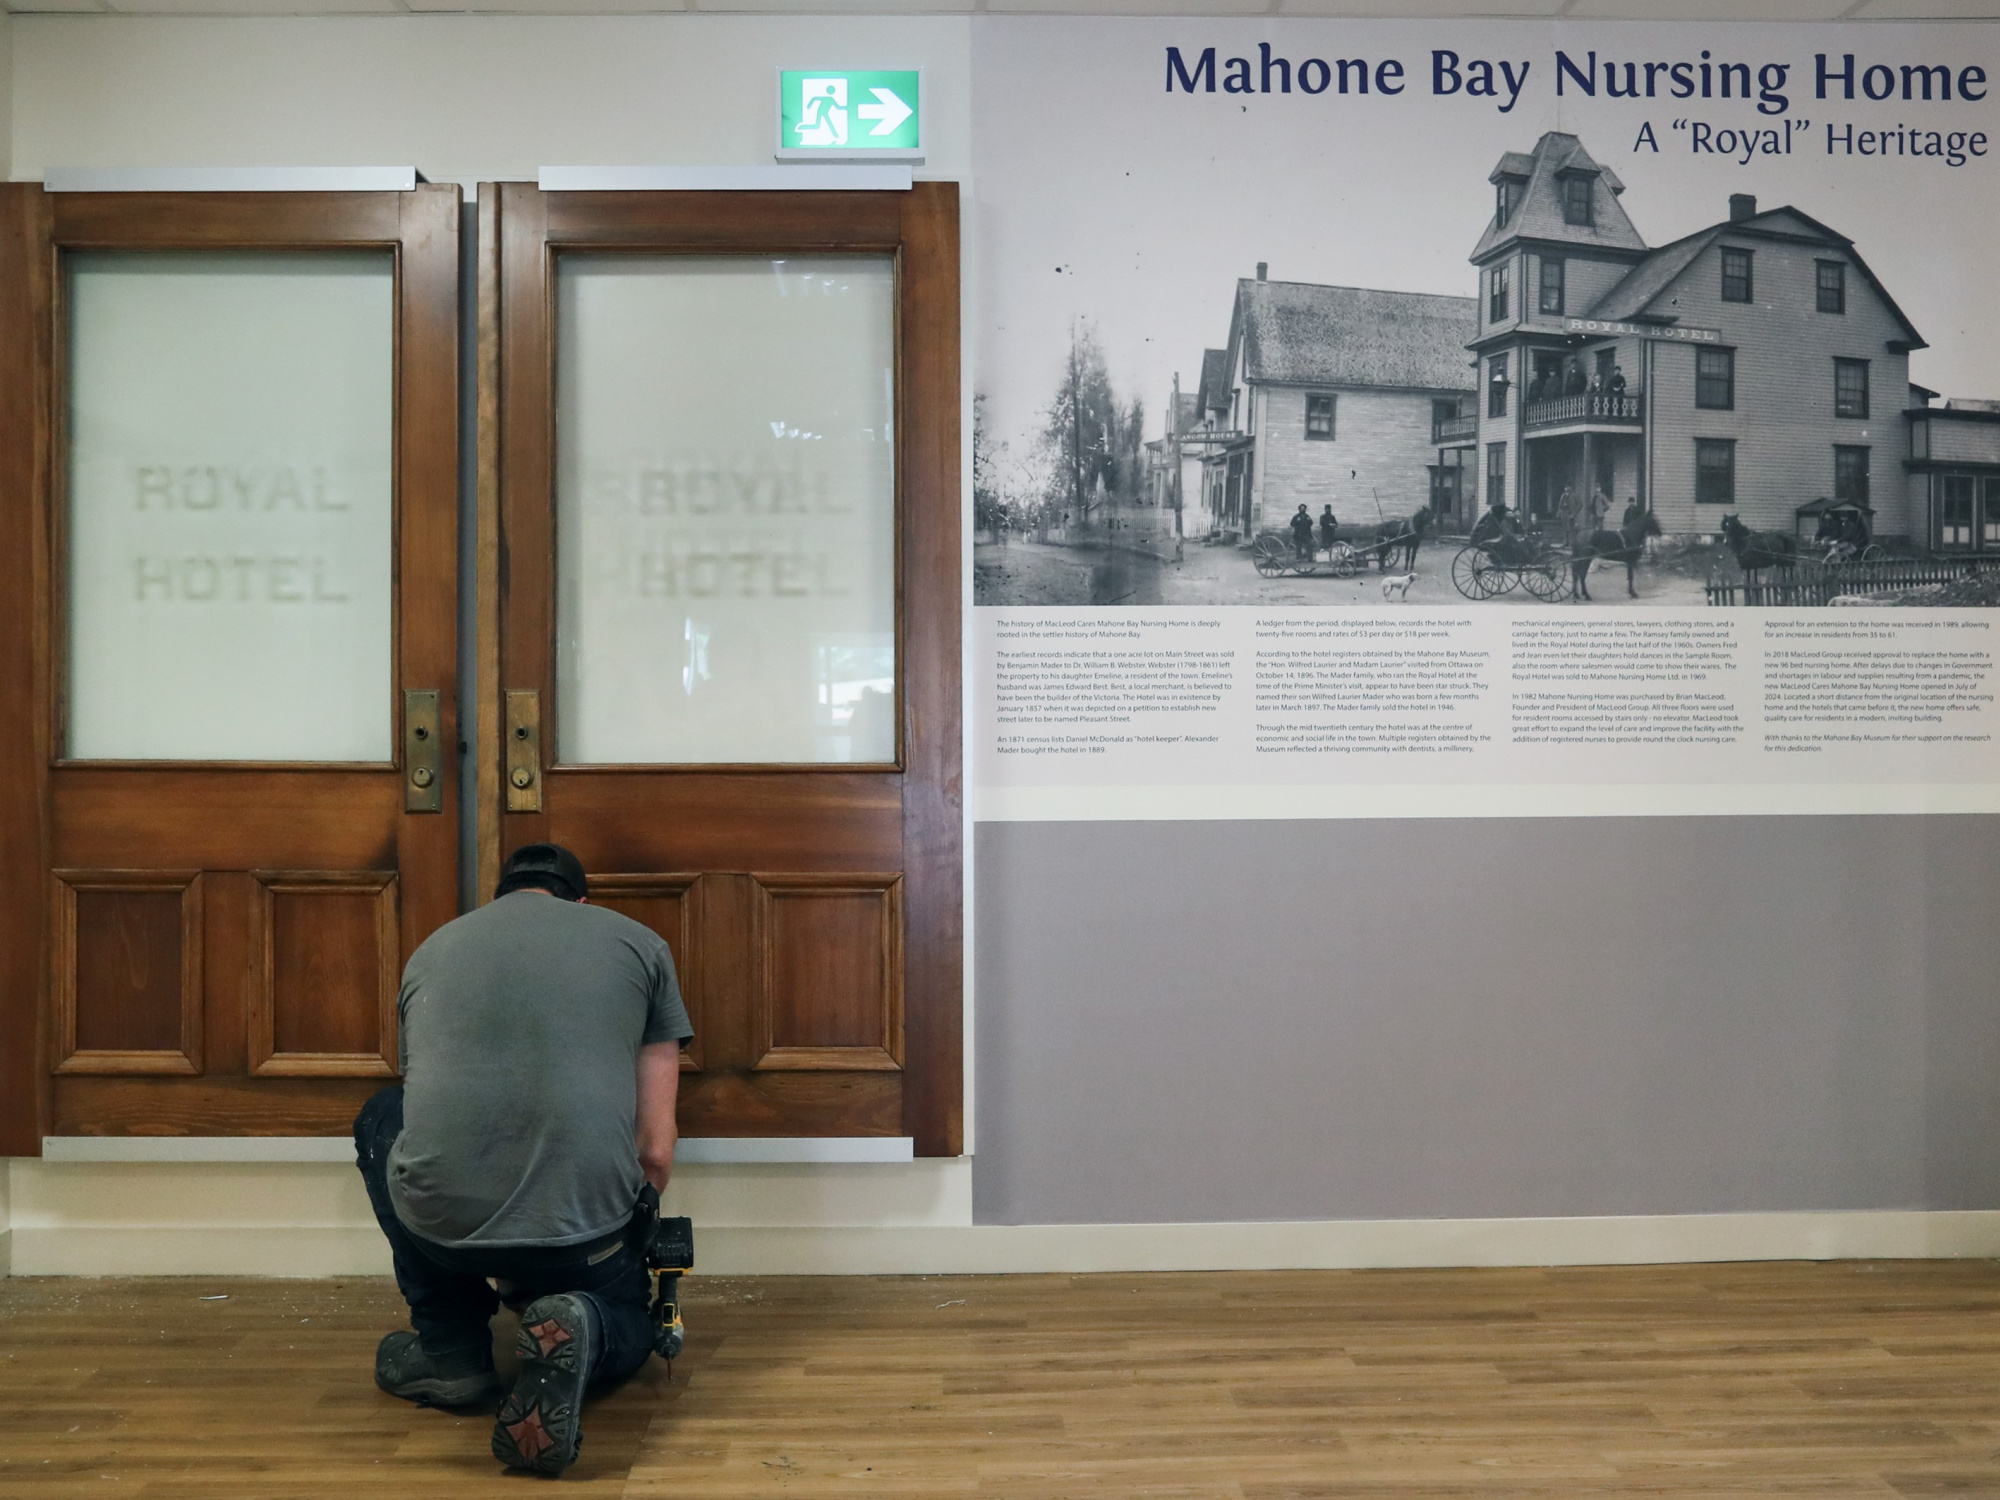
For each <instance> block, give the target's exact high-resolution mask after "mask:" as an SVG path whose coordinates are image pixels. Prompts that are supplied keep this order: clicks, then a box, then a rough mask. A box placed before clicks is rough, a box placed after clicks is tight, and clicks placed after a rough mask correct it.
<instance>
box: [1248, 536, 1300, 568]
mask: <svg viewBox="0 0 2000 1500" xmlns="http://www.w3.org/2000/svg"><path fill="white" fill-rule="evenodd" d="M1288 553H1289V549H1288V548H1287V547H1286V546H1285V544H1284V543H1283V542H1282V541H1280V540H1279V539H1278V538H1277V537H1274V536H1260V537H1258V538H1257V540H1256V541H1255V542H1253V543H1252V544H1251V547H1250V561H1251V562H1252V563H1254V564H1255V565H1256V568H1257V571H1258V572H1259V573H1262V574H1263V575H1264V576H1265V577H1266V578H1277V577H1280V576H1282V575H1283V573H1284V571H1285V569H1287V568H1289V567H1290V566H1291V558H1290V556H1289V555H1288Z"/></svg>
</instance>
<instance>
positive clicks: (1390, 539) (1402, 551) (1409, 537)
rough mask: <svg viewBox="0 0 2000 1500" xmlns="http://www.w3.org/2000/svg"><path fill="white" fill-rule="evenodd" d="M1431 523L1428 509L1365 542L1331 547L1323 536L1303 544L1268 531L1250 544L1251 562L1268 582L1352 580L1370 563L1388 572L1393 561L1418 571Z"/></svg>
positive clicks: (1366, 536) (1377, 530) (1385, 526)
mask: <svg viewBox="0 0 2000 1500" xmlns="http://www.w3.org/2000/svg"><path fill="white" fill-rule="evenodd" d="M1430 519H1431V517H1430V512H1429V511H1427V510H1426V511H1420V512H1418V514H1416V515H1414V516H1403V517H1398V518H1397V519H1395V520H1392V521H1384V522H1383V523H1382V524H1381V525H1379V526H1376V527H1374V528H1373V529H1372V531H1363V532H1361V533H1359V534H1360V536H1361V537H1362V538H1363V540H1361V541H1349V540H1347V539H1346V538H1342V537H1336V538H1334V539H1333V540H1332V541H1330V542H1329V541H1327V540H1325V539H1324V537H1320V538H1316V539H1315V543H1308V544H1305V545H1301V544H1300V543H1299V541H1297V540H1296V539H1295V538H1293V537H1290V536H1286V535H1283V534H1281V533H1279V532H1275V531H1267V532H1265V533H1263V534H1262V535H1261V536H1259V537H1258V538H1257V540H1256V541H1254V542H1252V543H1251V544H1250V561H1251V563H1252V564H1253V565H1254V566H1255V567H1256V569H1257V571H1258V572H1259V573H1262V574H1263V575H1264V576H1265V577H1266V578H1282V577H1284V575H1285V574H1287V573H1294V574H1297V575H1298V576H1299V577H1301V578H1314V577H1318V576H1320V575H1322V574H1325V575H1328V576H1330V577H1334V578H1352V577H1353V576H1354V575H1355V574H1356V573H1362V572H1366V571H1367V569H1368V565H1369V564H1370V563H1373V564H1374V565H1375V566H1376V567H1377V568H1379V569H1381V570H1382V571H1383V572H1384V573H1386V572H1388V571H1389V565H1390V563H1391V561H1392V560H1393V561H1395V562H1396V563H1397V564H1398V565H1399V566H1401V567H1403V568H1405V569H1414V568H1415V567H1416V565H1417V549H1418V548H1419V547H1420V546H1422V545H1423V540H1424V537H1425V535H1426V534H1427V533H1428V532H1429V530H1430ZM1341 529H1342V530H1351V528H1347V527H1343V528H1341Z"/></svg>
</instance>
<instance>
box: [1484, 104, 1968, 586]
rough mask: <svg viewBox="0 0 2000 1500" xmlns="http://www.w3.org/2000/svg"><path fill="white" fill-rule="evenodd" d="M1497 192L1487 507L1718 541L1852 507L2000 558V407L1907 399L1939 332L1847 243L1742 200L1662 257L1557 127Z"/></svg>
mask: <svg viewBox="0 0 2000 1500" xmlns="http://www.w3.org/2000/svg"><path fill="white" fill-rule="evenodd" d="M1489 181H1491V183H1492V184H1493V189H1494V199H1493V213H1492V216H1491V219H1490V220H1489V222H1488V224H1487V227H1486V230H1485V233H1484V234H1483V235H1482V236H1481V237H1480V240H1479V243H1478V245H1477V247H1476V248H1475V249H1474V250H1473V253H1472V257H1471V258H1472V261H1473V264H1474V265H1475V266H1477V267H1478V274H1479V288H1478V290H1479V297H1478V313H1479V327H1478V332H1477V334H1476V336H1475V337H1474V338H1473V339H1472V340H1471V341H1470V343H1469V345H1468V347H1469V348H1470V349H1471V351H1472V352H1473V354H1474V356H1475V357H1476V359H1477V361H1478V366H1479V370H1478V378H1479V396H1478V400H1477V409H1478V426H1479V431H1478V445H1479V448H1478V457H1477V461H1476V469H1477V475H1478V492H1479V497H1480V501H1481V503H1482V505H1484V504H1490V503H1491V502H1492V501H1494V500H1504V501H1505V502H1506V503H1507V504H1508V505H1510V506H1512V507H1514V508H1515V509H1517V510H1525V511H1526V512H1527V513H1528V514H1529V515H1530V516H1533V517H1539V518H1545V519H1553V518H1555V517H1556V516H1557V514H1558V512H1559V510H1560V508H1561V503H1562V496H1563V494H1564V492H1565V491H1574V492H1575V493H1577V494H1579V495H1582V494H1587V493H1590V492H1593V491H1599V492H1602V493H1603V494H1604V495H1606V496H1607V497H1608V498H1609V499H1610V500H1611V502H1612V513H1613V514H1614V515H1616V514H1618V513H1619V512H1621V511H1622V510H1623V508H1624V506H1625V505H1626V504H1627V503H1628V502H1629V501H1631V500H1634V499H1636V500H1639V501H1640V502H1642V503H1644V504H1647V505H1650V506H1651V507H1652V509H1653V511H1654V513H1655V514H1656V516H1657V517H1658V519H1659V522H1660V525H1661V527H1662V529H1663V530H1665V531H1667V532H1670V533H1674V532H1679V533H1704V534H1706V533H1713V532H1715V531H1716V530H1717V529H1718V528H1719V526H1720V524H1721V518H1722V516H1723V515H1724V514H1726V513H1731V512H1734V513H1736V514H1738V515H1740V516H1741V517H1742V518H1743V519H1744V520H1745V521H1746V522H1747V523H1748V524H1749V525H1751V526H1753V527H1755V528H1758V529H1760V530H1767V531H1785V532H1791V531H1793V530H1794V529H1795V528H1796V527H1799V526H1800V525H1801V524H1802V522H1803V521H1805V520H1807V519H1810V518H1811V517H1812V516H1813V515H1814V514H1816V511H1812V510H1805V511H1804V513H1803V514H1802V509H1803V508H1805V507H1813V506H1818V507H1819V508H1824V507H1825V505H1826V504H1828V503H1832V502H1848V503H1854V504H1858V505H1861V506H1864V507H1867V508H1868V510H1869V511H1870V512H1871V514H1872V524H1873V530H1874V533H1875V534H1876V535H1877V536H1880V537H1897V538H1905V539H1908V540H1910V541H1913V542H1916V543H1918V544H1920V545H1925V546H1930V547H1935V548H1939V549H1941V550H1957V551H1964V550H1977V549H1980V548H1993V549H2000V412H1996V411H1994V410H1993V409H1992V403H1987V402H1958V401H1954V402H1947V403H1946V404H1945V405H1944V406H1942V407H1938V406H1933V405H1932V404H1931V403H1932V401H1933V399H1934V397H1935V395H1936V393H1935V392H1931V391H1927V390H1925V389H1924V388H1923V387H1921V386H1915V385H1912V384H1911V381H1910V374H1909V365H1910V354H1911V352H1912V351H1914V350H1918V349H1922V348H1924V347H1925V343H1924V340H1923V337H1922V336H1921V335H1920V334H1919V333H1918V332H1917V330H1916V328H1915V327H1914V326H1913V325H1912V324H1911V322H1910V320H1909V318H1908V317H1906V316H1905V315H1904V313H1903V311H1902V309H1901V308H1899V307H1898V306H1897V305H1896V301H1895V299H1894V298H1893V297H1892V296H1891V295H1890V293H1889V291H1888V289H1887V288H1886V287H1885V286H1884V285H1883V284H1882V282H1881V281H1880V279H1879V278H1878V277H1877V276H1876V275H1875V273H1874V272H1873V271H1872V270H1871V269H1870V268H1869V266H1868V263H1867V262H1866V261H1865V260H1863V259H1862V257H1861V255H1860V253H1859V252H1858V251H1857V250H1856V249H1855V246H1854V242H1853V241H1852V240H1850V239H1848V238H1847V237H1846V236H1845V235H1843V234H1840V233H1839V232H1838V231H1836V230H1834V229H1831V228H1829V227H1828V226H1827V225H1825V224H1822V223H1820V222H1819V221H1818V220H1817V219H1814V218H1813V217H1811V216H1810V215H1808V214H1806V213H1804V212H1802V211H1801V210H1799V209H1797V208H1792V207H1785V208H1775V209H1766V210H1760V209H1759V208H1758V206H1757V200H1756V199H1755V198H1754V197H1752V196H1750V195H1749V194H1746V193H1736V194H1732V195H1731V196H1730V199H1729V214H1728V217H1727V218H1726V219H1724V220H1722V221H1721V222H1719V223H1716V224H1712V225H1710V226H1709V227H1707V228H1705V229H1702V230H1700V231H1699V232H1697V233H1695V234H1690V235H1686V236H1684V237H1682V238H1680V239H1677V240H1675V241H1673V242H1672V243H1671V244H1667V245H1661V246H1658V247H1650V246H1648V245H1647V244H1646V242H1645V240H1644V239H1643V238H1642V237H1641V236H1640V234H1639V231H1638V230H1637V229H1636V228H1635V227H1634V226H1633V224H1632V221H1631V219H1630V218H1628V217H1627V216H1626V212H1625V209H1624V207H1623V205H1622V204H1621V202H1620V198H1621V195H1622V194H1623V193H1624V191H1625V187H1624V184H1623V183H1622V182H1620V181H1619V179H1618V176H1617V174H1616V173H1614V172H1613V171H1612V170H1611V169H1610V168H1608V167H1606V166H1603V165H1602V164H1600V163H1599V162H1597V161H1596V160H1595V159H1593V158H1592V156H1591V155H1590V153H1589V152H1588V151H1587V150H1586V149H1585V148H1584V146H1583V144H1582V142H1581V141H1579V140H1578V139H1577V137H1575V136H1573V135H1567V134H1563V133H1561V132H1557V131H1551V132H1549V133H1548V134H1546V135H1544V136H1542V138H1541V139H1540V140H1539V141H1538V142H1536V144H1535V149H1534V150H1533V151H1531V152H1526V153H1523V152H1516V151H1509V152H1507V153H1506V154H1505V155H1503V156H1502V157H1501V158H1500V163H1499V165H1498V166H1497V167H1495V168H1494V170H1493V173H1492V175H1491V177H1490V178H1489Z"/></svg>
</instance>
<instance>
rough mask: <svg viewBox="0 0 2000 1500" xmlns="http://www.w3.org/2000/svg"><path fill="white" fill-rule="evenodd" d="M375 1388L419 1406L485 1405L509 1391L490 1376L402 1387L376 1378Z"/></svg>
mask: <svg viewBox="0 0 2000 1500" xmlns="http://www.w3.org/2000/svg"><path fill="white" fill-rule="evenodd" d="M375 1384H376V1386H377V1388H378V1389H380V1390H384V1391H387V1392H388V1393H389V1394H390V1395H391V1396H397V1397H400V1398H401V1399H403V1400H405V1401H414V1402H416V1403H417V1405H419V1406H484V1405H486V1404H488V1403H489V1402H492V1401H495V1400H497V1399H499V1397H500V1395H501V1394H502V1392H504V1391H505V1390H506V1387H505V1386H503V1385H502V1384H501V1383H500V1382H499V1381H498V1380H495V1379H492V1378H490V1377H484V1376H481V1377H467V1378H465V1379H462V1380H410V1381H405V1382H404V1383H403V1384H401V1385H389V1384H387V1383H386V1382H384V1381H382V1380H380V1379H377V1380H376V1382H375Z"/></svg>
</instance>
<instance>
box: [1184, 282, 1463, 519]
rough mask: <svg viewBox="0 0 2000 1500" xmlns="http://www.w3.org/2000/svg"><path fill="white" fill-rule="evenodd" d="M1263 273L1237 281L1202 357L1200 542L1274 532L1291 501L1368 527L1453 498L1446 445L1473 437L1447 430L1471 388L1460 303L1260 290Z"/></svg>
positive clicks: (1336, 289)
mask: <svg viewBox="0 0 2000 1500" xmlns="http://www.w3.org/2000/svg"><path fill="white" fill-rule="evenodd" d="M1266 270H1267V268H1266V267H1265V266H1264V265H1262V264H1259V266H1258V267H1257V276H1256V278H1255V279H1254V280H1247V279H1246V280H1243V281H1239V282H1237V284H1236V302H1235V307H1234V308H1233V310H1232V312H1231V315H1230V320H1229V343H1228V346H1227V347H1226V348H1224V349H1219V350H1218V349H1210V350H1207V351H1205V353H1204V356H1203V360H1202V378H1201V383H1200V387H1199V389H1198V391H1197V393H1196V405H1197V408H1198V411H1197V421H1196V431H1197V432H1198V433H1199V435H1200V439H1201V441H1200V447H1201V450H1202V452H1201V461H1202V495H1203V501H1202V504H1203V509H1204V512H1205V518H1206V519H1207V520H1208V521H1209V523H1210V529H1211V531H1212V532H1213V533H1214V534H1218V535H1220V536H1222V537H1225V538H1228V539H1232V540H1248V539H1251V538H1254V537H1255V536H1257V535H1258V533H1260V532H1265V531H1283V530H1284V529H1285V527H1286V525H1287V524H1288V522H1289V520H1290V518H1291V516H1292V514H1293V513H1294V512H1295V511H1296V510H1297V508H1298V507H1299V506H1300V505H1301V504H1303V505H1305V506H1307V507H1308V508H1309V509H1310V510H1311V512H1312V513H1313V514H1314V515H1315V516H1317V515H1318V514H1319V513H1320V511H1321V509H1322V508H1323V507H1324V506H1326V505H1329V504H1330V505H1332V506H1333V508H1334V513H1335V514H1336V515H1337V516H1338V517H1339V518H1340V519H1341V521H1342V522H1343V523H1350V524H1351V523H1368V524H1372V523H1374V522H1375V521H1376V520H1378V519H1380V518H1383V517H1394V516H1407V515H1410V514H1412V513H1413V512H1415V511H1417V510H1419V509H1421V508H1423V507H1425V506H1427V505H1430V504H1432V503H1433V501H1434V500H1437V499H1438V498H1439V497H1440V495H1441V494H1455V493H1456V490H1455V474H1456V470H1457V464H1456V460H1455V459H1454V458H1453V456H1452V451H1453V446H1454V445H1459V446H1466V445H1469V444H1470V442H1471V440H1472V432H1471V427H1470V424H1469V423H1466V424H1464V426H1465V430H1464V432H1463V433H1462V434H1460V435H1457V436H1454V435H1453V434H1452V432H1451V428H1452V426H1453V424H1455V423H1458V422H1459V420H1460V412H1461V409H1462V403H1463V402H1464V401H1466V400H1467V399H1469V397H1470V394H1471V392H1472V388H1473V381H1472V375H1473V371H1472V367H1471V363H1470V361H1469V358H1468V356H1467V354H1466V348H1467V344H1468V342H1469V341H1470V340H1471V339H1472V338H1473V337H1474V336H1475V334H1476V332H1477V327H1478V319H1477V310H1476V308H1475V306H1474V304H1473V301H1472V299H1470V298H1467V297H1447V296H1439V295H1433V294H1430V293H1423V292H1386V291H1377V290H1373V289H1370V288H1366V287H1350V286H1321V285H1318V284H1315V283H1311V282H1301V281H1272V280H1269V279H1268V277H1267V274H1266ZM1441 471H1445V472H1441ZM1193 530H1194V528H1193V526H1192V524H1190V525H1189V526H1188V531H1189V533H1190V534H1192V533H1193Z"/></svg>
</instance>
